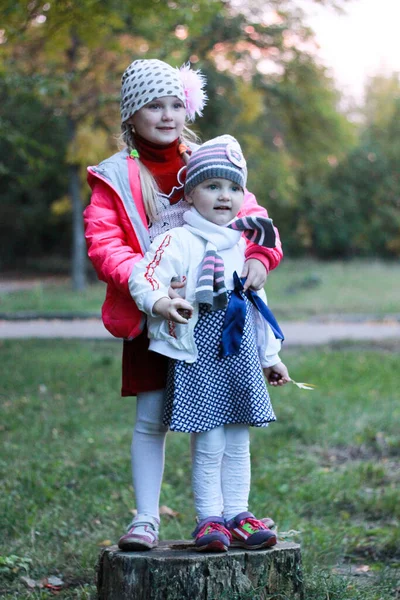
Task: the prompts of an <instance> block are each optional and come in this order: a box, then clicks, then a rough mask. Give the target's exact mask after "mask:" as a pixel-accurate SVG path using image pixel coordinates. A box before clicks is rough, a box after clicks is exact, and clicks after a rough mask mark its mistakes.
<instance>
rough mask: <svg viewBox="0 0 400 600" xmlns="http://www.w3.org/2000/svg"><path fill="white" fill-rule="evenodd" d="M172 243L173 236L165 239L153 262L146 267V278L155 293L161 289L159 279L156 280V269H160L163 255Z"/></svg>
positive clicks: (167, 236)
mask: <svg viewBox="0 0 400 600" xmlns="http://www.w3.org/2000/svg"><path fill="white" fill-rule="evenodd" d="M170 242H171V236H170V235H166V236H165V238H164V239H163V241H162V242H161V244H160V245H159V246H158V248H157V250H156V252H155V254H154V258H153V260H152V261H151V262H149V264H148V265H147V267H146V271H145V274H144V277H145V279H147V281H148V282H149V283H150V285H151V287H152V289H153V291H154V290H158V289H159V287H160V284H159V283H158V281H157V279H155V278H154V273H155V270H156V268H157V267H158V265H159V264H160V262H161V259H162V255H163V254H164V250H165V248H167V246H169V244H170Z"/></svg>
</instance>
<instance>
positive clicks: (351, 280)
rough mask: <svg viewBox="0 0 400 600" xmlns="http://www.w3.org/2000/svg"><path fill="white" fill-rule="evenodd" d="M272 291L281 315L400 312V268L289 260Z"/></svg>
mask: <svg viewBox="0 0 400 600" xmlns="http://www.w3.org/2000/svg"><path fill="white" fill-rule="evenodd" d="M266 291H267V294H268V300H269V303H270V305H271V306H272V307H273V309H274V312H275V313H276V314H277V316H280V317H285V318H289V319H298V318H303V317H313V316H315V315H328V314H341V315H351V314H364V315H377V316H381V317H382V316H385V315H388V314H396V313H397V314H398V313H399V312H400V309H399V296H400V266H399V264H396V263H394V262H393V263H388V262H382V261H370V260H368V261H363V260H352V261H348V262H342V261H333V262H320V261H313V260H290V259H284V260H283V262H282V263H281V265H280V266H279V267H278V268H277V269H276V270H275V271H273V272H272V273H271V275H270V277H269V279H268V282H267V287H266Z"/></svg>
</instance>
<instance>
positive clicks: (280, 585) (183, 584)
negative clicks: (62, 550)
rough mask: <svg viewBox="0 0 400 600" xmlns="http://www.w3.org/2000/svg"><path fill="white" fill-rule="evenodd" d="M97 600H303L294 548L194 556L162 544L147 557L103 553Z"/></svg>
mask: <svg viewBox="0 0 400 600" xmlns="http://www.w3.org/2000/svg"><path fill="white" fill-rule="evenodd" d="M97 589H98V594H99V596H98V597H99V600H128V599H129V600H267V598H268V599H271V600H272V598H276V600H278V598H279V600H304V594H303V583H302V569H301V553H300V546H299V545H298V544H293V543H286V542H280V543H278V544H277V545H276V546H274V547H273V548H271V549H268V550H253V551H246V550H243V549H239V548H237V549H235V548H234V547H233V548H232V547H231V548H230V550H229V552H228V553H226V554H217V553H204V554H202V553H199V552H196V551H195V550H194V546H193V543H191V542H185V541H165V542H161V544H160V546H159V547H158V548H156V549H154V550H151V551H149V552H121V551H120V550H119V549H118V548H117V547H116V546H112V547H110V548H104V549H103V550H102V552H101V554H100V557H99V561H98V565H97Z"/></svg>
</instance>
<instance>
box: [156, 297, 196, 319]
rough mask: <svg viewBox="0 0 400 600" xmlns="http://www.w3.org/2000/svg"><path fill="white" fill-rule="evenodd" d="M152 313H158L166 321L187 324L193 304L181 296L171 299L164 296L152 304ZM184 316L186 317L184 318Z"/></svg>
mask: <svg viewBox="0 0 400 600" xmlns="http://www.w3.org/2000/svg"><path fill="white" fill-rule="evenodd" d="M183 311H186V312H183ZM153 313H154V314H155V315H160V317H163V318H164V319H165V320H166V321H174V322H175V323H182V325H187V324H188V323H189V320H188V319H190V318H191V316H192V313H193V306H191V305H190V304H189V302H187V301H186V300H184V299H183V298H181V297H178V298H172V299H171V298H167V297H165V298H160V299H159V300H157V302H156V303H155V304H154V306H153ZM182 313H183V314H182ZM183 315H185V316H183ZM186 316H187V318H185V317H186Z"/></svg>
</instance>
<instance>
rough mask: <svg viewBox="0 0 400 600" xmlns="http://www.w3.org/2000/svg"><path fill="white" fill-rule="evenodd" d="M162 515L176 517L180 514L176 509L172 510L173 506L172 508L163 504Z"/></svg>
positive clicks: (161, 507)
mask: <svg viewBox="0 0 400 600" xmlns="http://www.w3.org/2000/svg"><path fill="white" fill-rule="evenodd" d="M160 515H165V516H167V517H171V518H175V517H178V516H179V513H178V512H177V511H176V510H172V508H170V507H169V506H166V505H165V504H163V505H162V506H160Z"/></svg>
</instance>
